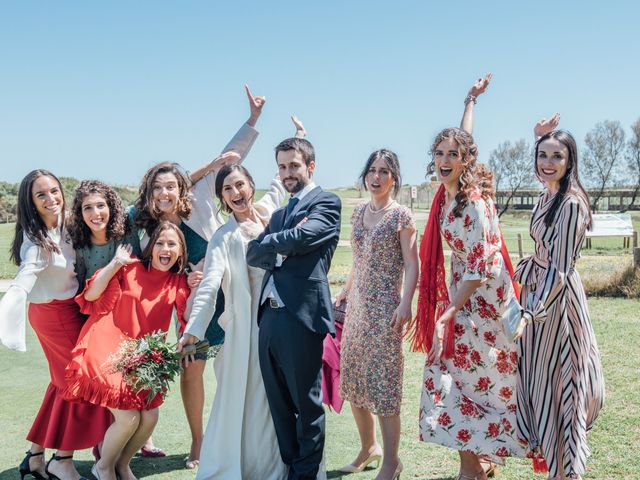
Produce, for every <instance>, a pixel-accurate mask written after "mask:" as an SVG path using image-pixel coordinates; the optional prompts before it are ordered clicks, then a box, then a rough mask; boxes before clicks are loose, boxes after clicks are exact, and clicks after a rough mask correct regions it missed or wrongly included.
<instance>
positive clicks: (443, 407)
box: [419, 193, 525, 463]
mask: <svg viewBox="0 0 640 480" xmlns="http://www.w3.org/2000/svg"><path fill="white" fill-rule="evenodd" d="M455 206H456V202H455V201H453V202H452V205H451V206H450V207H449V209H448V210H447V211H443V216H442V218H441V221H440V227H441V230H440V231H441V232H442V235H443V237H444V239H445V241H446V242H447V244H448V245H449V247H450V248H451V284H450V286H449V298H453V296H454V295H455V293H456V290H457V288H458V286H459V285H460V283H461V282H463V281H465V280H480V279H482V280H485V283H483V284H482V285H481V286H480V287H479V288H478V289H477V290H476V291H475V292H474V293H473V295H472V296H471V298H470V299H469V301H468V302H467V303H466V304H465V306H464V308H463V309H462V310H461V311H459V312H458V313H457V315H456V320H455V355H454V356H453V358H450V359H440V360H439V361H436V362H434V363H433V364H432V365H429V364H428V362H427V365H425V369H424V379H423V380H424V382H423V387H422V398H421V402H420V419H419V422H420V440H422V441H424V442H431V443H437V444H440V445H443V446H446V447H450V448H454V449H456V450H462V451H470V452H473V453H475V454H478V455H486V456H489V457H491V459H492V460H493V461H494V462H496V463H503V458H504V457H507V456H524V454H525V450H524V448H523V446H522V444H521V443H519V442H518V440H517V436H516V430H515V427H516V394H515V390H516V379H517V373H516V368H517V362H518V355H517V347H516V345H515V343H513V342H512V341H510V340H509V338H508V337H507V335H506V334H505V333H504V331H503V328H502V324H501V315H502V313H503V312H504V311H505V310H506V307H507V305H508V303H509V301H510V300H511V299H512V298H513V296H514V290H513V286H512V284H511V279H510V277H509V272H508V271H507V269H506V267H505V265H504V262H503V259H502V255H501V254H500V249H501V240H500V231H499V227H498V216H497V213H496V209H495V206H494V204H493V202H492V201H491V200H490V199H487V200H485V199H483V198H482V197H480V195H479V193H478V194H476V195H474V196H472V197H471V198H470V199H469V201H468V204H467V206H466V207H465V208H464V209H463V211H462V215H461V216H460V217H455V216H454V214H453V209H454V208H455Z"/></svg>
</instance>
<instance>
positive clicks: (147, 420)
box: [116, 408, 159, 480]
mask: <svg viewBox="0 0 640 480" xmlns="http://www.w3.org/2000/svg"><path fill="white" fill-rule="evenodd" d="M137 413H139V414H140V423H139V424H138V428H137V430H136V431H135V433H134V434H133V435H132V436H131V438H129V441H128V442H127V444H126V445H124V448H123V449H122V452H121V453H120V457H119V458H118V460H117V462H116V469H117V470H118V474H119V475H120V478H121V479H122V480H135V478H136V477H135V476H134V475H133V472H131V468H129V462H130V461H131V459H132V458H133V456H134V455H135V454H136V452H137V451H138V450H139V449H140V447H142V445H144V442H145V440H147V439H148V438H149V437H150V436H151V433H152V432H153V429H154V428H155V426H156V424H157V423H158V417H159V410H158V409H157V408H154V409H153V410H142V411H140V412H137Z"/></svg>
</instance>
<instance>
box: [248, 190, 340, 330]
mask: <svg viewBox="0 0 640 480" xmlns="http://www.w3.org/2000/svg"><path fill="white" fill-rule="evenodd" d="M341 206H342V205H341V202H340V198H338V196H337V195H335V194H333V193H330V192H325V191H323V190H322V189H321V188H320V187H316V188H314V189H313V190H311V191H310V192H309V193H308V194H307V195H305V197H304V198H303V199H302V200H301V201H300V202H299V203H298V204H297V205H296V206H295V208H294V209H293V212H292V213H291V215H290V216H289V218H288V219H287V221H286V223H285V218H284V217H285V208H286V207H284V208H280V209H278V210H276V211H275V212H274V213H273V215H272V216H271V220H270V221H269V224H268V225H267V227H266V228H265V230H264V232H263V233H262V234H261V235H260V236H259V237H258V238H256V239H255V240H253V241H251V242H249V245H248V247H247V263H248V264H249V265H251V266H253V267H258V268H262V269H264V270H266V275H265V276H264V280H263V283H262V291H264V288H265V286H266V284H267V281H268V280H269V278H270V277H271V276H273V280H274V283H275V286H276V289H277V290H278V295H280V298H281V299H282V301H283V302H284V304H285V307H286V308H287V310H288V311H289V313H290V314H291V315H292V316H293V317H295V318H296V319H298V320H299V321H300V322H302V323H303V324H304V325H305V326H306V327H307V328H309V329H310V330H311V331H313V332H316V333H319V334H323V335H324V334H327V333H331V334H332V335H334V334H335V327H334V323H333V315H332V306H331V291H330V290H329V282H328V280H327V273H328V272H329V267H330V266H331V258H332V257H333V253H334V252H335V250H336V247H337V245H338V239H339V237H340V209H341ZM304 218H306V219H307V220H306V222H305V223H303V224H302V225H300V226H299V227H298V226H297V225H298V224H299V223H300V222H301V221H302V220H303V219H304ZM278 253H279V254H280V255H283V256H285V257H286V259H285V260H284V262H283V263H282V265H281V266H280V267H276V266H275V265H276V255H277V254H278ZM262 291H261V292H262ZM261 295H262V293H261Z"/></svg>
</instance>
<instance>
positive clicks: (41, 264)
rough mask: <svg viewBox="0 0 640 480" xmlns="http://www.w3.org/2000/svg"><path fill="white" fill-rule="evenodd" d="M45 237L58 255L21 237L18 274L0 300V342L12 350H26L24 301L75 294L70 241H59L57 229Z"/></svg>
mask: <svg viewBox="0 0 640 480" xmlns="http://www.w3.org/2000/svg"><path fill="white" fill-rule="evenodd" d="M47 234H48V236H49V238H51V239H52V240H53V241H54V242H55V243H56V244H57V245H58V246H59V247H60V253H56V252H53V253H49V252H46V251H45V250H43V249H42V248H40V247H38V246H37V245H35V244H34V243H33V242H32V241H31V240H30V239H29V238H28V237H27V236H26V235H24V237H23V242H22V247H21V248H20V258H21V259H22V261H21V263H20V267H19V269H18V273H17V274H16V277H15V278H14V279H13V281H12V282H11V285H10V287H9V289H8V290H7V292H6V293H5V295H4V297H2V300H0V343H1V344H2V345H4V346H6V347H8V348H10V349H12V350H18V351H21V352H24V351H25V350H26V342H25V325H26V318H27V308H26V307H27V302H29V303H49V302H51V301H53V300H67V299H69V298H72V297H73V296H75V294H76V293H77V291H78V280H77V279H76V273H75V271H74V263H75V259H76V254H75V250H74V249H73V247H72V245H71V242H70V241H66V240H63V239H62V237H63V236H64V235H65V233H64V231H61V229H60V228H56V229H52V230H49V231H48V232H47Z"/></svg>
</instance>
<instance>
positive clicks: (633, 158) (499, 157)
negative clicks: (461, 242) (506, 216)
mask: <svg viewBox="0 0 640 480" xmlns="http://www.w3.org/2000/svg"><path fill="white" fill-rule="evenodd" d="M630 130H631V133H630V135H629V136H628V137H627V134H626V132H625V129H624V127H623V126H622V124H621V123H620V122H619V121H618V120H605V121H603V122H599V123H596V125H595V126H594V127H593V128H592V129H591V130H589V132H588V133H587V135H586V136H585V139H584V145H583V147H582V148H581V152H582V155H581V156H580V159H581V165H580V176H581V178H582V179H583V180H584V181H585V183H586V185H587V186H588V187H590V188H591V192H592V196H591V201H592V208H593V210H597V208H596V207H597V205H598V201H599V200H600V199H601V198H602V197H603V196H604V194H605V193H606V191H607V189H610V188H616V187H629V188H631V189H632V190H633V194H632V197H631V200H630V203H629V205H626V206H621V207H622V210H621V211H623V212H624V211H627V210H628V209H629V208H630V207H631V206H632V205H634V204H635V203H636V201H639V202H640V198H639V197H640V119H638V120H636V122H635V123H633V124H632V125H631V127H630ZM533 147H534V146H533V145H532V144H530V143H529V142H527V141H526V140H525V139H520V140H517V141H515V142H513V143H512V142H510V141H509V140H507V141H505V142H503V143H501V144H500V145H498V147H497V148H495V149H494V150H492V151H491V153H490V155H489V166H490V168H491V169H492V170H493V172H494V175H495V185H496V190H500V191H502V192H505V193H506V198H507V200H506V201H505V202H504V204H503V205H502V208H501V211H500V213H499V215H502V214H503V213H504V212H505V211H507V209H508V208H509V206H510V204H511V201H512V200H513V198H514V197H515V196H516V194H517V193H518V192H519V191H522V190H525V189H529V188H533V187H534V186H535V185H536V183H537V182H536V179H535V175H534V172H533V169H532V168H531V159H532V158H533V155H534V152H533ZM593 192H595V193H593Z"/></svg>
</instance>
